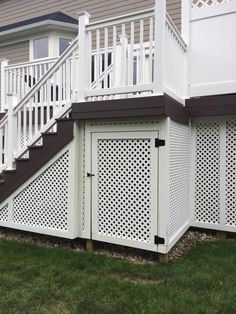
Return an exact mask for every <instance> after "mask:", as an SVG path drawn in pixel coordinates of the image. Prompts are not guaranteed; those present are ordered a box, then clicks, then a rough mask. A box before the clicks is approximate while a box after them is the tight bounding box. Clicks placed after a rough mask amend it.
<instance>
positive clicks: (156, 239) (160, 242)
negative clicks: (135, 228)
mask: <svg viewBox="0 0 236 314" xmlns="http://www.w3.org/2000/svg"><path fill="white" fill-rule="evenodd" d="M154 243H155V244H156V245H158V244H165V239H164V238H161V237H158V236H155V237H154Z"/></svg>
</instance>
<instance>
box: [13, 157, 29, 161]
mask: <svg viewBox="0 0 236 314" xmlns="http://www.w3.org/2000/svg"><path fill="white" fill-rule="evenodd" d="M29 160H30V158H15V161H29Z"/></svg>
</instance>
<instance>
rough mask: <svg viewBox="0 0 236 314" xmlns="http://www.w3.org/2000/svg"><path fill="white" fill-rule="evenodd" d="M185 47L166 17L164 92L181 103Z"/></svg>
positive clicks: (185, 65)
mask: <svg viewBox="0 0 236 314" xmlns="http://www.w3.org/2000/svg"><path fill="white" fill-rule="evenodd" d="M187 86H188V85H187V46H186V44H185V42H184V41H183V39H182V37H181V35H180V34H179V32H178V30H177V28H176V26H175V25H174V23H173V22H172V20H171V19H170V17H169V16H168V15H167V18H166V30H165V75H164V87H165V92H166V93H167V94H169V95H170V96H172V97H173V98H175V99H177V100H178V101H180V102H182V101H183V100H184V98H185V96H186V95H187Z"/></svg>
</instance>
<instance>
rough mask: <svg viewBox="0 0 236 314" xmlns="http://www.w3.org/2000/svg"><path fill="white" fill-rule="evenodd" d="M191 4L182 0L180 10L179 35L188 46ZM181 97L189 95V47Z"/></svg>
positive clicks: (190, 1) (186, 0)
mask: <svg viewBox="0 0 236 314" xmlns="http://www.w3.org/2000/svg"><path fill="white" fill-rule="evenodd" d="M191 4H192V0H182V11H181V35H182V37H183V39H184V41H185V43H186V44H187V46H188V47H189V41H190V15H191ZM183 93H184V94H183V97H184V98H188V97H189V49H188V48H187V53H186V55H185V64H184V91H183Z"/></svg>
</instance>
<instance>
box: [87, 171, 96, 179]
mask: <svg viewBox="0 0 236 314" xmlns="http://www.w3.org/2000/svg"><path fill="white" fill-rule="evenodd" d="M94 176H95V174H93V173H89V172H87V177H88V178H91V177H94Z"/></svg>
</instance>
